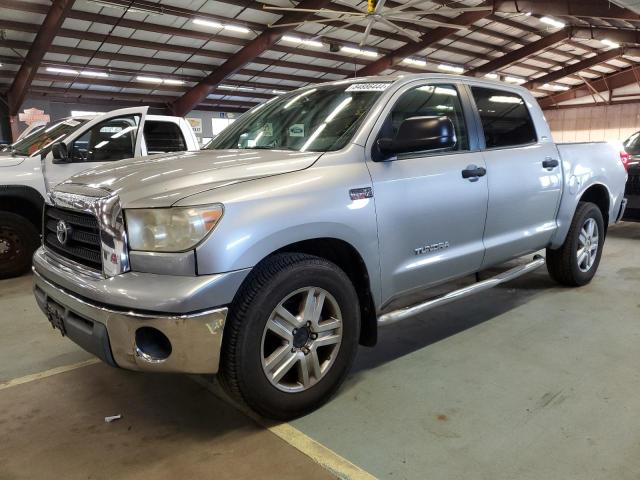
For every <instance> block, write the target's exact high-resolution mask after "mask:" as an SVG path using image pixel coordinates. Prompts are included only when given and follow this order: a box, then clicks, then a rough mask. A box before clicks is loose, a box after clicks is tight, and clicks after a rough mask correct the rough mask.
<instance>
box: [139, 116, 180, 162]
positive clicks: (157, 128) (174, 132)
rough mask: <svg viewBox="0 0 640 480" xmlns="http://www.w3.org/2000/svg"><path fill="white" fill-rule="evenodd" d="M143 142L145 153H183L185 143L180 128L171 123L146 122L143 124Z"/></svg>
mask: <svg viewBox="0 0 640 480" xmlns="http://www.w3.org/2000/svg"><path fill="white" fill-rule="evenodd" d="M144 140H145V142H146V144H147V153H148V154H149V155H152V154H154V153H165V152H184V151H185V150H186V149H187V142H186V141H185V139H184V136H183V135H182V132H181V131H180V127H179V126H178V125H176V124H175V123H173V122H158V121H154V120H147V121H146V122H145V123H144Z"/></svg>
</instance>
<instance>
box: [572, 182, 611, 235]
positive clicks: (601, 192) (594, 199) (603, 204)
mask: <svg viewBox="0 0 640 480" xmlns="http://www.w3.org/2000/svg"><path fill="white" fill-rule="evenodd" d="M578 201H579V202H591V203H593V204H595V205H596V206H597V207H598V208H599V209H600V212H601V213H602V218H603V219H604V230H605V233H606V231H607V227H608V225H609V211H610V208H611V195H610V194H609V190H608V189H607V187H605V186H604V185H603V184H601V183H594V184H593V185H591V186H589V187H588V188H587V189H586V190H585V191H584V193H583V194H582V195H581V196H580V199H579V200H578Z"/></svg>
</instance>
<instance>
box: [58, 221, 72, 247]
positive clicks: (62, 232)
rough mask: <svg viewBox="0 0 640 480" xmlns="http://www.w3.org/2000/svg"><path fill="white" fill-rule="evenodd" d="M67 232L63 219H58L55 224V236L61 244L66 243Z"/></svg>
mask: <svg viewBox="0 0 640 480" xmlns="http://www.w3.org/2000/svg"><path fill="white" fill-rule="evenodd" d="M69 233H70V231H69V227H68V226H67V224H66V223H65V222H64V220H59V221H58V225H56V238H57V239H58V241H59V242H60V244H61V245H66V244H67V240H69Z"/></svg>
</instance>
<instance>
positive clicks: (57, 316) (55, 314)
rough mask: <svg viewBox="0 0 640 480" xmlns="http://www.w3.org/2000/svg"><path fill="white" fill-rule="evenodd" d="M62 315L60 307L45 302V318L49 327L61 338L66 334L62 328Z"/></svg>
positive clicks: (63, 327) (49, 301) (51, 302)
mask: <svg viewBox="0 0 640 480" xmlns="http://www.w3.org/2000/svg"><path fill="white" fill-rule="evenodd" d="M64 313H65V312H64V307H63V306H62V305H58V304H57V303H55V302H53V301H51V300H48V301H47V318H48V319H49V322H50V323H51V327H53V329H54V330H59V331H60V334H61V335H62V336H63V337H64V336H65V335H66V334H67V330H66V328H65V326H64Z"/></svg>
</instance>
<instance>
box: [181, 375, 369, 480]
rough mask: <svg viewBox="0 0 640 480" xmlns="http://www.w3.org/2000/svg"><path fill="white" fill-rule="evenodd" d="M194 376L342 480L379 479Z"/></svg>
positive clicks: (292, 427)
mask: <svg viewBox="0 0 640 480" xmlns="http://www.w3.org/2000/svg"><path fill="white" fill-rule="evenodd" d="M191 378H192V379H193V380H195V381H196V382H197V383H199V384H200V385H202V386H203V387H205V388H206V389H207V390H209V391H210V392H211V393H213V394H214V395H215V396H216V397H217V398H219V399H220V400H222V401H224V402H227V403H229V404H231V405H232V406H233V407H235V408H236V409H237V410H240V411H241V412H242V413H244V414H245V415H246V416H248V417H250V418H251V419H252V420H254V421H255V422H256V423H258V424H259V425H260V426H262V427H264V428H266V429H267V430H269V431H270V432H271V433H273V434H274V435H275V436H276V437H278V438H280V439H281V440H284V441H285V442H286V443H288V444H289V445H291V446H292V447H293V448H295V449H296V450H298V451H299V452H301V453H303V454H304V455H306V456H307V457H309V458H311V459H312V460H313V461H314V462H316V463H318V464H319V465H321V466H322V467H324V468H325V469H327V470H328V471H330V472H331V473H333V474H334V475H335V476H336V477H338V478H340V479H342V480H375V479H376V477H374V476H373V475H371V474H370V473H369V472H367V471H365V470H363V469H362V468H360V467H358V466H357V465H355V464H353V463H351V462H350V461H349V460H347V459H346V458H344V457H342V456H341V455H339V454H337V453H336V452H334V451H333V450H331V449H330V448H328V447H325V446H324V445H322V444H321V443H319V442H317V441H316V440H314V439H313V438H311V437H310V436H308V435H307V434H305V433H303V432H301V431H300V430H298V429H297V428H295V427H294V426H293V425H291V424H290V423H276V422H273V421H271V420H267V419H265V418H262V417H260V416H258V415H256V414H255V413H254V412H252V411H251V410H248V409H247V408H245V407H244V406H243V405H239V404H238V403H237V402H235V401H234V400H233V399H232V398H230V397H229V396H228V395H227V394H226V393H225V392H224V391H223V390H222V389H221V388H220V386H219V385H217V384H216V383H214V382H210V381H207V380H206V379H204V378H202V377H200V376H197V375H192V376H191Z"/></svg>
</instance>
